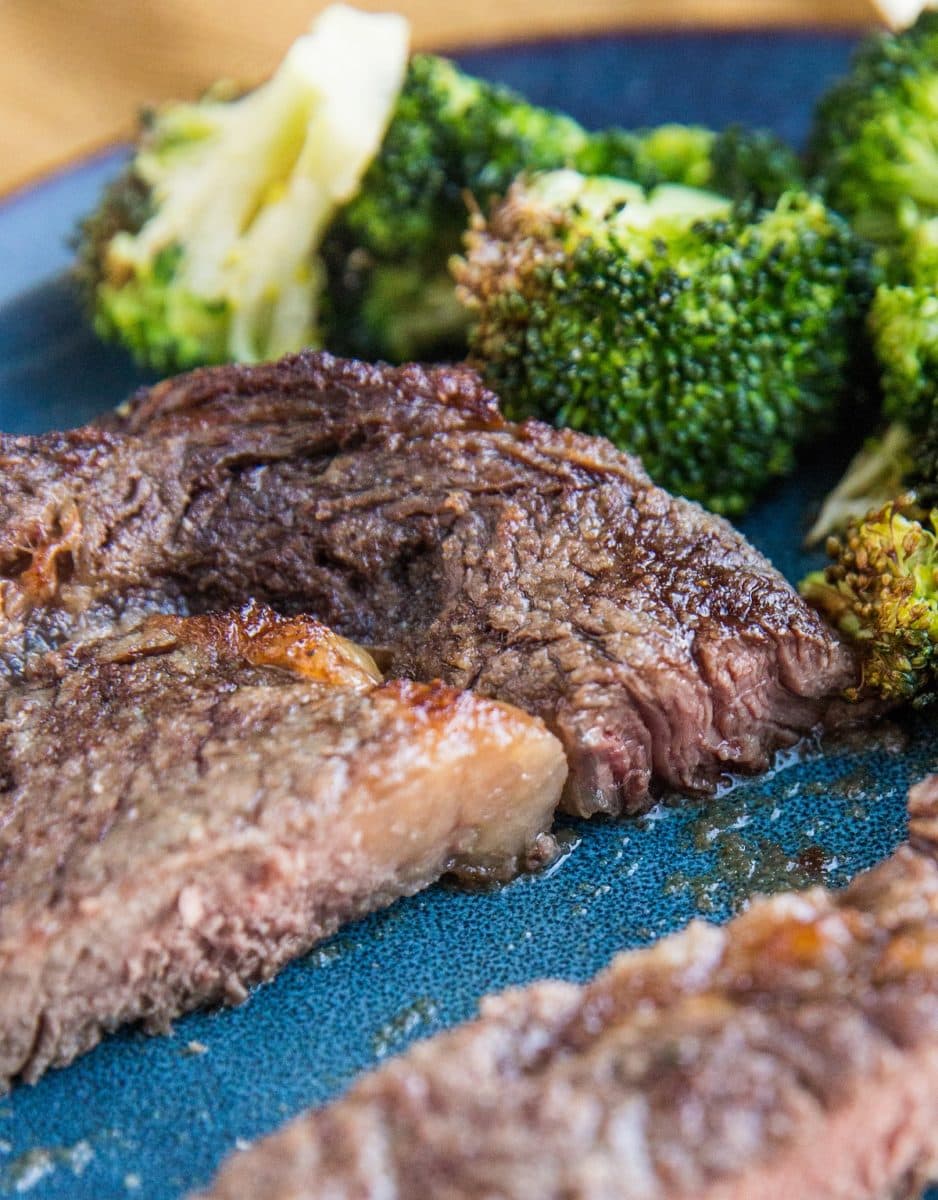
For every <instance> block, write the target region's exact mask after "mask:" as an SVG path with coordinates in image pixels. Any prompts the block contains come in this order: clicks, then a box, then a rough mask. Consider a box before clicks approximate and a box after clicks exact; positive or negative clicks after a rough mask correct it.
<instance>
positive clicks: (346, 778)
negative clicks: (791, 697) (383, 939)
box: [0, 606, 566, 1084]
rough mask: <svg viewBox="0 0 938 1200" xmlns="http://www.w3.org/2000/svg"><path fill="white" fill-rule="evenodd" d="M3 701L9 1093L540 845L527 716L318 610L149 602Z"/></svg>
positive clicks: (554, 752)
mask: <svg viewBox="0 0 938 1200" xmlns="http://www.w3.org/2000/svg"><path fill="white" fill-rule="evenodd" d="M29 675H30V677H29V678H28V679H26V680H23V681H21V682H20V683H18V684H13V685H11V686H9V687H8V688H7V689H6V690H5V691H4V692H3V693H2V694H0V777H2V794H0V1084H5V1083H8V1082H9V1081H10V1080H11V1079H12V1078H14V1077H16V1076H22V1077H24V1078H26V1079H30V1080H32V1079H35V1078H36V1077H37V1076H38V1075H40V1074H41V1073H42V1071H43V1070H44V1069H45V1068H46V1067H48V1066H50V1065H60V1064H63V1063H67V1062H68V1061H69V1060H70V1059H72V1058H74V1057H75V1055H76V1054H79V1053H80V1052H82V1051H84V1050H87V1049H88V1048H89V1047H90V1046H92V1045H94V1044H95V1043H96V1042H97V1041H98V1039H99V1038H100V1036H101V1034H102V1032H104V1031H107V1030H110V1029H113V1028H114V1027H115V1026H117V1025H120V1024H122V1023H123V1022H126V1021H135V1020H138V1019H143V1020H145V1021H147V1022H149V1023H150V1024H151V1025H155V1026H164V1025H165V1024H166V1022H167V1021H168V1020H169V1019H170V1018H172V1017H174V1016H176V1015H177V1014H178V1013H181V1012H183V1011H185V1010H186V1009H189V1008H192V1007H193V1006H195V1005H198V1004H202V1003H205V1002H208V1001H217V1000H239V999H241V998H242V997H243V996H244V995H245V988H246V987H247V985H248V984H250V983H251V982H253V981H255V980H260V979H266V978H269V977H270V976H271V975H272V974H273V973H274V972H275V971H276V970H277V969H278V967H280V966H281V965H282V964H283V963H284V962H286V961H287V960H288V959H290V958H293V957H294V956H295V955H297V954H301V953H302V952H303V951H305V950H307V949H308V948H309V947H310V946H311V945H312V944H313V943H314V942H316V941H318V940H319V939H320V938H322V937H324V936H325V935H327V934H329V933H331V932H332V931H333V930H334V929H336V928H337V926H338V925H340V924H341V923H342V922H345V921H348V920H350V919H352V918H354V917H357V916H359V915H360V914H362V913H365V912H368V911H370V910H371V909H375V908H379V907H381V906H382V905H386V904H389V903H390V902H391V901H392V900H393V899H395V897H397V896H401V895H406V894H409V893H412V892H415V891H417V890H418V889H419V888H422V887H424V886H425V885H426V884H428V883H429V882H431V881H432V880H434V879H436V878H438V877H439V876H440V875H441V874H443V873H444V872H447V871H455V872H464V873H480V872H481V873H483V874H486V875H496V876H502V875H504V874H506V873H510V872H512V871H514V870H515V868H516V867H517V866H518V865H523V864H524V863H525V862H526V861H528V860H529V859H533V858H536V857H537V856H538V855H539V854H541V853H543V852H544V851H546V850H547V849H548V848H549V838H547V837H546V835H545V834H544V832H543V831H544V830H546V829H547V828H549V826H550V823H551V819H552V815H553V810H554V807H555V805H556V803H557V800H558V797H559V794H560V789H561V787H562V784H563V779H564V775H565V774H566V766H565V763H564V757H563V751H562V749H561V747H560V744H559V742H558V741H557V740H556V739H555V738H554V737H553V736H552V735H551V734H549V733H548V732H547V731H546V729H545V728H544V727H543V725H541V723H540V722H539V721H537V720H536V719H534V718H532V717H529V716H527V715H526V714H524V713H521V712H518V711H516V710H514V709H512V708H509V707H508V706H506V705H501V704H497V703H495V702H493V701H491V700H485V699H482V698H481V697H476V696H471V695H468V694H466V693H460V692H456V691H453V690H452V689H451V688H449V687H446V686H445V685H443V684H430V685H423V684H415V683H408V682H405V681H400V680H399V681H395V682H390V683H381V682H380V676H379V675H378V672H377V669H376V668H375V665H374V663H373V662H372V661H371V659H370V658H369V657H368V656H367V655H366V654H364V653H363V652H362V651H360V650H359V649H358V648H357V647H355V646H352V645H351V644H350V643H347V642H345V641H344V640H343V639H341V638H338V637H336V635H335V634H333V633H331V632H330V631H329V630H328V629H326V628H324V627H323V626H322V625H319V624H318V623H317V622H316V621H313V620H311V619H310V618H307V617H297V618H294V619H285V618H280V617H277V616H275V615H274V614H273V613H272V612H270V610H265V609H263V608H261V607H259V606H247V607H245V608H243V609H242V610H240V611H239V612H235V613H228V614H225V615H220V616H218V615H212V616H200V617H190V618H180V617H151V618H150V619H149V620H147V621H146V622H145V623H144V624H143V626H142V627H141V628H140V629H138V630H137V631H136V632H134V633H132V634H129V635H127V636H123V637H113V638H106V639H101V640H99V641H97V642H95V643H88V644H86V645H85V646H84V647H78V648H75V647H66V648H65V649H63V650H62V651H60V652H59V653H57V654H56V653H53V654H50V655H48V656H47V657H46V658H45V659H44V660H37V661H34V662H33V663H32V664H31V667H30V672H29Z"/></svg>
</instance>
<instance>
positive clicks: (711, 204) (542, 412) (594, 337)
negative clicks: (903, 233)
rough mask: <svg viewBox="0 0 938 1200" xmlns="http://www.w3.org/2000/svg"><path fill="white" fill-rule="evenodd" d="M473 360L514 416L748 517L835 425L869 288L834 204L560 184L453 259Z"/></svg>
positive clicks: (551, 176) (516, 207) (534, 184)
mask: <svg viewBox="0 0 938 1200" xmlns="http://www.w3.org/2000/svg"><path fill="white" fill-rule="evenodd" d="M454 270H455V273H456V277H457V280H458V282H459V287H460V296H461V298H462V299H463V301H464V303H466V305H467V307H468V308H469V310H470V311H471V313H472V316H473V320H474V327H473V330H472V334H471V347H472V359H473V361H474V362H475V363H476V364H477V365H478V366H479V367H480V369H481V370H482V371H483V373H484V374H485V376H486V378H487V379H488V380H489V382H490V383H491V384H492V385H493V387H494V388H495V390H496V391H498V393H499V395H500V396H501V397H502V399H503V400H504V401H505V403H506V405H507V407H508V409H509V410H510V411H511V412H512V413H513V415H515V416H526V415H529V414H535V415H538V416H541V417H546V418H548V419H550V420H553V421H556V422H558V423H560V424H564V425H570V426H572V427H574V428H576V429H582V430H586V431H588V432H591V433H601V434H605V435H606V436H607V437H609V438H611V440H612V441H614V442H615V443H616V444H617V445H619V446H621V447H623V448H625V449H628V450H631V451H633V452H635V453H637V454H638V455H640V456H641V458H642V460H643V462H644V464H645V466H646V467H647V469H648V471H649V473H650V474H651V475H652V477H653V478H655V479H656V480H657V481H658V482H660V483H662V484H664V485H665V486H666V487H669V488H670V489H671V490H673V491H677V492H680V493H682V494H683V495H685V496H689V497H692V498H694V499H698V500H701V501H703V502H704V503H705V504H707V505H709V506H710V507H711V508H713V509H715V510H717V511H719V512H724V513H731V514H734V513H739V512H742V511H743V510H744V509H745V507H746V506H747V505H748V504H749V503H750V501H751V500H752V499H753V497H754V496H755V495H756V493H757V492H758V491H759V490H761V489H762V488H763V487H764V486H765V484H766V483H767V482H768V481H769V480H770V479H771V478H772V477H773V476H778V475H782V474H784V473H786V472H787V471H788V470H790V468H791V466H792V464H793V462H794V453H795V449H796V447H797V445H798V444H799V442H801V441H802V440H803V439H804V438H806V437H807V436H809V435H810V434H812V433H815V432H816V431H817V430H818V429H819V428H822V427H824V426H825V425H826V423H827V422H828V421H829V420H830V419H831V417H832V415H833V413H834V411H835V409H836V407H837V404H838V400H839V399H840V396H841V394H842V392H843V391H844V385H845V377H846V374H847V371H848V369H849V366H850V363H851V357H852V351H853V343H854V338H855V337H856V336H857V335H858V333H859V329H860V326H861V324H862V317H863V314H864V313H865V310H866V307H867V305H868V302H869V297H870V294H871V290H872V278H873V274H872V267H871V264H870V259H869V255H868V254H867V253H866V251H865V249H864V247H863V245H862V244H861V243H860V242H858V240H857V238H856V237H855V236H854V235H853V234H852V232H851V231H850V229H849V228H848V226H847V225H846V223H845V222H844V221H842V220H841V219H840V218H839V217H838V216H836V215H835V214H833V213H831V212H830V211H829V210H828V209H827V208H826V207H825V206H824V204H823V203H822V202H821V201H820V200H818V199H816V198H812V197H809V196H807V195H805V194H802V193H786V195H784V196H783V197H782V199H781V200H780V201H779V202H778V204H777V205H776V207H775V208H774V209H772V210H770V211H768V212H764V213H762V214H760V215H757V216H752V215H751V214H750V213H749V212H748V211H747V210H745V209H743V210H740V209H738V208H735V207H734V206H733V205H732V204H731V203H730V202H729V201H728V200H726V199H725V198H723V197H720V196H717V195H714V194H713V193H710V192H705V191H700V190H695V189H688V188H683V187H675V186H662V187H660V188H657V189H655V190H653V191H652V192H651V193H648V194H645V193H644V192H643V191H642V189H640V188H638V187H636V186H635V185H634V184H630V183H623V182H622V181H619V180H613V179H602V178H585V177H583V176H581V175H578V174H576V173H574V172H569V171H566V172H553V173H548V174H546V175H542V176H540V177H537V178H535V179H533V180H530V181H527V182H524V183H518V184H516V185H515V186H514V187H513V188H512V190H511V191H510V193H509V195H508V198H507V200H506V201H505V203H504V204H502V205H501V206H500V207H498V208H497V209H496V210H495V212H494V213H493V215H492V217H491V219H490V221H489V222H488V223H486V222H484V221H483V220H482V219H481V218H477V220H476V223H475V227H474V229H473V231H472V233H471V234H470V235H469V237H468V239H467V253H466V256H465V258H464V259H462V260H458V261H457V262H456V263H455V265H454Z"/></svg>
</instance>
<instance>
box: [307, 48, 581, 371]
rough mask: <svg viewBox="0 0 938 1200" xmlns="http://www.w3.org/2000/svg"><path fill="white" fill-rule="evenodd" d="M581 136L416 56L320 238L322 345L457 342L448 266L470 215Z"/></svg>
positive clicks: (507, 94) (373, 347) (564, 155)
mask: <svg viewBox="0 0 938 1200" xmlns="http://www.w3.org/2000/svg"><path fill="white" fill-rule="evenodd" d="M587 143H588V135H587V133H586V132H585V131H584V130H583V128H582V127H581V126H580V125H578V124H577V122H576V121H574V120H573V119H572V118H570V117H567V116H565V115H563V114H562V113H555V112H551V111H550V110H548V109H543V108H538V107H536V106H535V105H532V104H530V103H529V102H528V101H527V100H525V99H523V98H522V97H521V96H518V95H517V94H516V93H514V92H512V91H511V90H510V89H508V88H505V87H502V86H500V85H498V84H493V83H488V82H486V81H484V80H481V79H475V78H473V77H472V76H470V75H467V74H465V73H464V72H462V71H460V70H459V68H458V67H456V66H455V64H454V63H452V62H449V61H448V60H446V59H443V58H437V57H434V56H432V55H415V57H414V58H413V59H412V61H411V63H410V67H409V69H408V72H407V77H406V80H405V82H404V87H403V90H402V92H401V95H400V98H399V100H398V103H397V106H396V108H395V113H394V118H393V120H392V121H391V124H390V127H389V128H388V131H387V136H386V137H385V139H384V142H383V144H382V146H381V149H380V152H379V153H378V154H377V156H376V158H375V159H374V161H373V162H372V164H371V166H370V167H369V169H368V171H367V172H366V174H365V177H364V179H363V180H362V184H361V187H360V189H359V191H358V192H357V194H356V195H355V197H354V198H353V199H352V200H351V201H350V202H349V203H348V204H347V205H346V206H345V208H344V209H343V210H342V211H341V213H340V214H339V216H338V217H337V219H336V221H335V222H334V223H333V225H332V228H331V229H330V230H329V233H328V235H327V237H326V239H325V243H324V246H323V258H324V260H325V262H326V265H327V269H328V280H329V283H328V289H327V295H328V300H327V313H328V316H327V321H326V329H325V338H326V342H327V344H328V345H329V347H330V349H333V350H337V351H339V352H342V353H347V354H356V355H358V356H360V357H363V358H391V359H394V360H398V361H400V360H402V359H406V358H413V357H417V356H419V355H421V354H423V353H425V352H428V351H435V352H437V351H439V348H440V344H441V342H442V343H445V342H446V341H447V339H451V340H452V341H453V342H454V343H455V346H454V348H456V349H458V350H460V351H462V350H464V348H465V325H466V316H465V312H464V310H463V309H462V308H461V306H460V305H458V304H457V303H456V300H455V296H454V293H453V285H452V280H451V279H450V277H449V274H448V271H447V262H448V260H449V257H450V255H451V254H453V253H455V252H456V251H457V250H458V249H459V245H460V239H461V236H462V233H463V231H464V229H465V227H466V223H467V219H468V211H469V210H468V208H467V204H473V205H481V206H485V205H487V204H488V203H489V201H490V200H491V199H492V197H493V196H499V195H502V194H504V192H505V191H506V190H507V188H508V186H509V184H510V183H511V181H512V180H513V179H514V178H515V176H516V175H518V174H519V173H521V172H522V171H525V170H540V169H542V168H550V167H561V166H565V165H569V164H572V163H573V162H575V161H576V159H577V157H578V156H579V155H580V154H581V153H582V152H583V149H584V147H585V146H586V145H587Z"/></svg>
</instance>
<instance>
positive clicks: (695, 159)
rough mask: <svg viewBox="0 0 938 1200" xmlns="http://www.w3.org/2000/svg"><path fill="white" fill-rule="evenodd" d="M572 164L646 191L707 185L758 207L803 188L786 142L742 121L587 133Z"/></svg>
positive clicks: (798, 166) (796, 161)
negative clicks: (719, 126) (719, 127)
mask: <svg viewBox="0 0 938 1200" xmlns="http://www.w3.org/2000/svg"><path fill="white" fill-rule="evenodd" d="M576 165H577V168H578V169H579V170H580V172H581V173H582V174H584V175H610V176H613V177H615V178H617V179H629V180H631V181H633V182H634V183H639V184H641V186H642V187H644V188H647V189H651V188H654V187H657V186H658V185H659V184H662V183H679V184H683V185H685V186H686V187H697V188H706V189H708V190H710V191H714V192H719V193H720V195H722V196H726V197H728V198H729V199H730V200H734V201H736V202H738V203H742V202H749V203H751V204H752V206H753V207H754V208H757V209H758V208H766V207H771V206H773V205H774V204H775V203H776V202H777V201H778V199H779V197H780V196H781V195H782V193H783V192H787V191H792V190H796V189H802V188H803V187H804V176H803V172H802V168H801V163H800V160H799V158H798V155H797V154H796V153H795V151H794V150H792V149H791V147H790V146H787V145H786V144H785V143H784V142H783V141H781V140H780V139H779V138H777V137H776V136H775V135H774V134H772V133H769V132H768V131H766V130H760V129H746V128H744V127H743V126H741V125H731V126H729V128H727V129H725V130H723V131H722V132H720V133H717V132H715V131H713V130H711V129H705V128H703V127H701V126H699V125H660V126H658V127H657V128H655V129H645V130H638V131H636V132H631V131H629V130H624V129H607V130H604V131H602V132H600V133H596V134H593V135H592V136H591V137H590V140H589V142H588V143H587V145H586V146H585V147H584V149H583V151H582V153H581V154H580V156H579V158H578V160H577V163H576Z"/></svg>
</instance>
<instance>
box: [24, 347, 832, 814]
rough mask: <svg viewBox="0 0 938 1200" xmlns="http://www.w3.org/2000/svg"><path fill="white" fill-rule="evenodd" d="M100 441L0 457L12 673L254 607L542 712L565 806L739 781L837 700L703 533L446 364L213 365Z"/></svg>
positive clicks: (799, 619)
mask: <svg viewBox="0 0 938 1200" xmlns="http://www.w3.org/2000/svg"><path fill="white" fill-rule="evenodd" d="M114 424H115V427H114V428H113V429H111V430H109V431H105V430H103V429H84V430H79V431H77V432H73V433H69V434H57V435H49V436H45V437H37V438H5V439H3V440H2V442H0V467H2V476H0V601H2V613H3V617H2V620H0V653H2V654H3V656H4V661H5V663H6V667H7V671H8V673H10V674H12V675H15V674H16V673H17V672H20V671H21V670H22V669H23V665H24V662H25V661H26V659H27V658H28V656H29V654H30V653H31V652H33V651H34V650H35V649H36V648H37V647H38V648H44V647H46V646H47V645H49V644H54V643H55V642H56V641H57V640H58V639H60V638H62V637H64V636H75V635H76V634H88V633H92V632H94V631H95V630H100V629H102V628H103V629H112V628H114V626H115V624H117V625H119V626H127V625H129V624H131V623H132V622H133V621H135V620H138V619H139V616H140V613H141V612H144V611H148V610H151V609H154V608H155V609H159V610H162V611H181V612H186V611H192V610H198V609H202V608H205V607H206V606H218V605H220V604H223V605H227V604H230V603H238V602H240V601H241V600H243V599H244V598H245V597H246V596H255V597H257V598H259V599H262V600H266V601H268V602H270V603H274V604H276V605H278V606H279V607H281V608H282V609H284V610H304V611H305V610H308V611H311V612H314V613H315V614H316V615H317V616H319V617H320V618H321V619H323V620H325V621H327V622H328V623H329V624H331V625H333V626H334V627H335V628H337V629H338V630H339V631H340V632H341V633H344V634H346V635H348V636H350V637H354V638H355V639H356V640H358V641H361V642H365V643H367V644H371V645H372V646H375V647H380V648H383V649H384V651H385V652H386V656H387V660H388V662H389V664H390V669H391V672H392V673H393V674H396V675H403V676H411V677H415V678H418V679H421V678H422V679H429V678H435V677H442V678H443V679H445V680H446V681H447V682H449V683H451V684H453V685H454V686H457V687H460V688H473V689H475V690H476V691H478V692H480V693H482V694H484V695H489V696H494V697H498V698H501V699H504V700H507V701H510V702H512V703H514V704H517V705H519V706H520V707H521V708H524V709H526V710H527V711H529V712H532V713H537V714H538V715H540V716H542V717H543V718H544V719H545V720H546V721H547V722H548V724H549V725H550V726H551V728H552V729H553V730H554V731H555V732H556V733H557V734H558V735H559V736H560V738H561V739H562V741H563V743H564V745H565V747H566V750H567V754H568V757H569V761H570V764H571V768H572V774H571V784H570V787H569V790H568V793H567V798H566V802H567V805H568V807H569V808H570V809H572V810H574V811H577V812H581V813H585V814H588V813H591V812H594V811H597V810H608V811H617V810H620V809H622V808H624V809H627V810H635V809H640V808H641V807H642V806H644V805H646V804H647V803H648V801H649V796H650V790H651V789H652V786H653V785H656V786H661V785H663V786H667V787H671V788H676V789H679V790H683V791H689V792H706V791H707V790H708V789H710V788H712V787H713V785H714V783H715V781H716V780H717V779H718V778H719V777H720V775H721V774H722V773H723V772H725V771H727V770H734V771H756V770H760V769H763V768H765V767H766V766H767V764H768V763H769V761H770V756H771V754H772V752H773V751H774V750H776V749H777V748H778V747H780V746H784V745H788V744H790V743H791V742H793V741H794V740H795V739H797V738H798V737H799V736H801V735H802V734H803V733H804V732H805V731H806V730H808V729H810V728H811V727H812V726H814V725H815V723H816V722H818V721H819V720H820V719H821V718H822V717H823V716H824V714H825V712H826V710H827V706H828V703H829V701H830V699H831V697H832V696H834V695H836V694H837V693H839V692H840V691H841V689H843V688H844V687H845V686H847V685H848V684H850V683H852V682H853V681H854V675H855V666H854V663H853V660H852V658H851V656H850V654H849V652H848V651H847V650H846V649H845V648H844V646H843V645H842V644H841V643H840V642H839V641H837V640H836V638H835V636H834V635H833V634H832V633H831V632H830V631H829V630H828V629H827V628H826V627H825V626H824V625H823V623H822V622H821V620H820V618H819V617H818V616H817V615H816V614H815V613H813V612H812V611H811V610H809V609H808V608H807V607H806V606H805V605H804V604H803V603H802V602H801V600H800V599H799V598H798V596H797V595H796V594H795V592H794V591H793V590H792V589H791V588H790V587H789V586H788V584H787V583H786V582H785V581H784V580H783V579H782V577H781V576H780V575H779V574H778V573H777V572H776V571H775V570H773V568H772V567H771V565H770V564H769V563H768V562H767V561H766V560H765V559H764V558H763V557H762V556H761V555H760V554H759V553H757V551H756V550H754V549H753V548H752V547H751V546H750V545H748V544H747V542H746V541H745V539H744V538H742V537H741V536H740V535H739V534H738V533H736V532H735V531H734V530H733V529H732V528H731V526H730V525H728V524H727V523H726V522H725V521H723V520H721V519H720V518H718V517H715V516H713V515H711V514H709V513H707V512H705V511H703V510H702V509H701V508H699V507H698V506H696V505H694V504H690V503H688V502H686V501H683V500H678V499H674V498H673V497H671V496H669V495H668V494H667V493H666V492H663V491H662V490H661V489H660V488H658V487H655V486H654V485H653V484H652V483H651V482H650V481H649V479H648V477H647V476H646V475H645V473H644V471H643V470H642V468H641V466H640V464H639V463H638V462H637V461H636V460H635V459H633V458H631V457H629V456H628V455H625V454H621V453H619V452H618V451H616V450H615V448H614V447H613V446H612V445H610V443H609V442H606V441H605V440H603V439H600V438H591V437H586V436H584V435H580V434H576V433H572V432H569V431H562V430H555V429H552V428H549V427H548V426H546V425H541V424H538V423H536V422H531V423H528V424H525V425H520V426H519V425H512V424H510V423H508V422H506V421H505V420H503V418H502V417H501V415H500V414H499V411H498V407H497V404H496V400H495V397H494V396H493V395H492V394H491V393H489V392H487V391H486V390H484V389H483V387H482V386H481V385H480V383H479V381H478V379H477V377H476V376H475V375H474V374H473V373H471V372H469V371H468V370H465V369H441V370H435V371H430V370H423V369H421V368H417V367H407V368H403V369H397V370H392V369H390V368H385V367H369V366H365V365H363V364H360V363H351V362H340V361H337V360H335V359H333V358H331V357H329V356H327V355H314V354H309V355H302V356H299V357H295V358H289V359H285V360H283V361H282V362H280V363H276V364H272V365H268V366H259V367H252V368H244V367H223V368H218V369H216V370H210V371H201V372H196V373H194V374H191V375H187V376H182V377H180V378H179V379H177V380H171V381H169V382H167V383H165V384H162V385H160V386H158V387H156V388H154V389H153V390H152V391H150V392H148V393H144V394H142V395H141V396H139V397H138V398H137V399H136V401H135V402H134V403H133V404H132V405H131V406H129V408H128V409H127V411H126V412H125V413H124V415H123V418H122V419H121V420H119V421H117V422H115V423H114Z"/></svg>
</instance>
